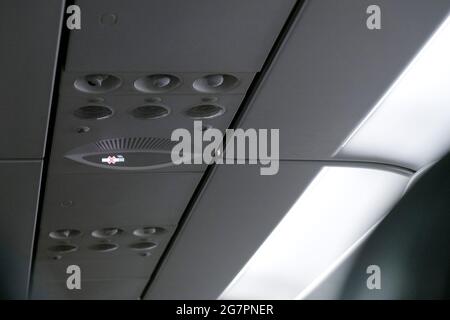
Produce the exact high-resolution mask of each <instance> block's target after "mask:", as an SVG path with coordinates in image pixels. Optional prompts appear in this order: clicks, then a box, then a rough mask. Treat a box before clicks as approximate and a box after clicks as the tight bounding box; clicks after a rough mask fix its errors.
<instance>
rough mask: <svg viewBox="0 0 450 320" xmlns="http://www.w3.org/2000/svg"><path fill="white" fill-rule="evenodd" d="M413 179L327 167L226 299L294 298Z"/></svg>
mask: <svg viewBox="0 0 450 320" xmlns="http://www.w3.org/2000/svg"><path fill="white" fill-rule="evenodd" d="M408 181H409V176H408V175H406V174H401V173H397V172H393V171H383V170H379V169H372V168H352V167H324V168H323V169H322V170H321V171H320V172H319V173H318V175H317V176H316V177H315V178H314V180H313V181H312V182H311V184H310V185H309V186H308V188H307V189H306V190H305V191H304V192H303V194H302V195H301V196H300V198H299V199H298V200H297V202H296V203H295V204H294V205H293V206H292V207H291V209H290V210H289V212H288V213H287V214H286V215H285V217H284V218H283V219H282V220H281V222H280V223H279V224H278V225H277V227H276V228H275V229H274V230H273V231H272V233H271V234H270V235H269V237H268V238H267V239H266V240H265V241H264V242H263V244H262V245H261V246H260V247H259V249H258V250H257V251H256V253H255V254H254V255H253V256H252V257H251V259H250V260H249V261H248V262H247V264H246V265H245V266H244V268H243V269H242V270H241V271H240V272H239V273H238V275H237V276H236V277H235V279H234V280H233V281H232V282H231V283H230V284H229V286H228V287H227V288H226V289H225V291H224V292H223V293H222V295H221V296H220V299H294V298H296V297H298V296H299V295H300V294H301V293H302V291H304V290H306V289H308V290H310V287H309V285H310V284H312V283H313V282H314V281H315V280H316V279H318V278H320V277H321V276H322V275H323V274H324V273H326V272H327V270H328V269H329V267H330V266H332V265H333V263H335V262H336V261H338V260H339V259H340V258H341V257H342V256H343V255H344V254H345V253H346V252H347V250H348V249H349V248H351V247H352V246H353V245H354V244H355V243H356V242H358V240H359V239H361V238H362V237H364V236H365V235H366V233H367V232H368V231H369V230H371V228H372V227H373V226H374V225H375V224H377V223H378V222H379V221H380V220H381V219H382V218H383V217H384V216H385V215H386V214H387V213H388V212H389V210H390V209H391V208H392V206H393V205H394V204H395V203H396V202H397V201H398V200H399V199H400V197H401V196H402V195H403V192H404V190H405V187H406V185H407V183H408Z"/></svg>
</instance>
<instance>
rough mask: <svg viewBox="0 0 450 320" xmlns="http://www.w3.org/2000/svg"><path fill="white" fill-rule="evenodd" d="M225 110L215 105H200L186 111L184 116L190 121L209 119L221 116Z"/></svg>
mask: <svg viewBox="0 0 450 320" xmlns="http://www.w3.org/2000/svg"><path fill="white" fill-rule="evenodd" d="M224 112H225V109H224V108H223V107H221V106H218V105H215V104H202V105H199V106H195V107H192V108H190V109H188V110H187V111H186V115H187V116H188V117H190V118H192V119H210V118H215V117H218V116H220V115H222V114H223V113H224Z"/></svg>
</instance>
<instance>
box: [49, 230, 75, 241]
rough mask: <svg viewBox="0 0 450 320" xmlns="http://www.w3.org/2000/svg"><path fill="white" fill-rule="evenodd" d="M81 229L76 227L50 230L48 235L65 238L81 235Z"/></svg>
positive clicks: (54, 237)
mask: <svg viewBox="0 0 450 320" xmlns="http://www.w3.org/2000/svg"><path fill="white" fill-rule="evenodd" d="M80 234H81V231H79V230H75V229H60V230H56V231H52V232H50V233H49V234H48V235H49V237H50V238H52V239H57V240H64V239H70V238H74V237H76V236H79V235H80Z"/></svg>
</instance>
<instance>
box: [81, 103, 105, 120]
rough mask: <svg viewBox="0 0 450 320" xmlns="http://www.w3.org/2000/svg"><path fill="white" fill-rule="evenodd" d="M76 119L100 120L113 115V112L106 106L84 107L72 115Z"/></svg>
mask: <svg viewBox="0 0 450 320" xmlns="http://www.w3.org/2000/svg"><path fill="white" fill-rule="evenodd" d="M73 114H74V115H75V116H76V117H77V118H80V119H87V120H102V119H106V118H109V117H111V116H112V115H113V111H112V110H111V109H110V108H108V107H106V106H84V107H81V108H78V109H77V110H75V112H74V113H73Z"/></svg>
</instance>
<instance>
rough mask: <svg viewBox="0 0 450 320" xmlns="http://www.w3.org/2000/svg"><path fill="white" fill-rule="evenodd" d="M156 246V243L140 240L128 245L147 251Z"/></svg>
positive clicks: (136, 249) (137, 249)
mask: <svg viewBox="0 0 450 320" xmlns="http://www.w3.org/2000/svg"><path fill="white" fill-rule="evenodd" d="M156 246H157V244H156V243H154V242H151V241H142V242H136V243H133V244H131V245H130V248H131V249H132V250H135V251H147V250H151V249H153V248H155V247H156Z"/></svg>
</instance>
